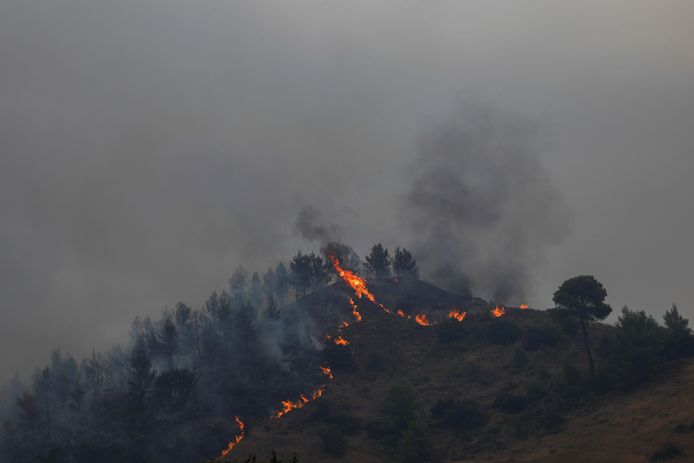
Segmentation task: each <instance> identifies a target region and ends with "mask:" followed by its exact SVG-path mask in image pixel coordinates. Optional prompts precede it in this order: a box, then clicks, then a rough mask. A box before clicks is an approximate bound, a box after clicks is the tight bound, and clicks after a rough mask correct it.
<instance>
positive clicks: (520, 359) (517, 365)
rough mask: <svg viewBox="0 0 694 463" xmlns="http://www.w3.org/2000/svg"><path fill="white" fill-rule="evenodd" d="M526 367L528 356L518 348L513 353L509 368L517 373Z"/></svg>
mask: <svg viewBox="0 0 694 463" xmlns="http://www.w3.org/2000/svg"><path fill="white" fill-rule="evenodd" d="M527 365H528V355H527V354H526V353H525V352H524V351H523V349H521V348H520V347H519V348H517V349H516V350H515V351H513V357H511V362H510V366H511V368H513V370H514V371H519V370H522V369H523V368H525V367H526V366H527Z"/></svg>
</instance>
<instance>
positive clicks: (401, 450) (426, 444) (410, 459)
mask: <svg viewBox="0 0 694 463" xmlns="http://www.w3.org/2000/svg"><path fill="white" fill-rule="evenodd" d="M398 456H399V460H400V461H401V462H402V463H426V462H433V461H434V460H435V457H434V447H433V445H432V444H431V440H430V439H429V436H428V434H427V432H426V429H425V428H424V426H423V425H422V423H421V422H419V421H413V422H411V423H410V424H409V425H408V427H407V429H406V430H405V433H404V434H403V436H402V439H400V441H399V442H398Z"/></svg>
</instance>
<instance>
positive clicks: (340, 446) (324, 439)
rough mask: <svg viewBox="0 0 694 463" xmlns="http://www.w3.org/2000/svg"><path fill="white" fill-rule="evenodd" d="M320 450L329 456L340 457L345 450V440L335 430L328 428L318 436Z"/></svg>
mask: <svg viewBox="0 0 694 463" xmlns="http://www.w3.org/2000/svg"><path fill="white" fill-rule="evenodd" d="M319 438H320V443H321V450H322V451H323V452H324V453H325V454H327V455H330V456H333V457H341V456H342V455H344V454H345V451H346V450H347V439H345V436H343V435H342V433H341V432H339V431H338V430H337V429H335V428H328V429H327V430H325V431H323V432H322V433H320V434H319Z"/></svg>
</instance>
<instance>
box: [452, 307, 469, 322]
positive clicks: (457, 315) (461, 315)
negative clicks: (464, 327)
mask: <svg viewBox="0 0 694 463" xmlns="http://www.w3.org/2000/svg"><path fill="white" fill-rule="evenodd" d="M466 315H467V312H463V310H462V309H457V308H455V309H451V311H450V312H448V318H452V319H455V320H458V321H459V322H462V321H463V320H465V316H466Z"/></svg>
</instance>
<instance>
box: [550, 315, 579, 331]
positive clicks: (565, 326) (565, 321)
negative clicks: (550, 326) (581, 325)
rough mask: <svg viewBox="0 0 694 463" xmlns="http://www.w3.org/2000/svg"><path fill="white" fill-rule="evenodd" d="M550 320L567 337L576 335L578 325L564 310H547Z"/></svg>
mask: <svg viewBox="0 0 694 463" xmlns="http://www.w3.org/2000/svg"><path fill="white" fill-rule="evenodd" d="M547 313H548V314H549V316H550V318H551V319H552V321H553V322H554V323H556V324H557V325H558V326H559V327H560V328H561V330H562V331H563V332H564V334H566V335H567V336H576V335H577V334H578V323H577V322H576V319H575V318H574V317H572V316H571V314H570V313H568V312H567V311H566V310H561V309H549V310H548V311H547Z"/></svg>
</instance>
